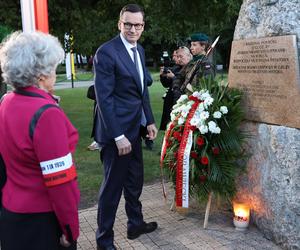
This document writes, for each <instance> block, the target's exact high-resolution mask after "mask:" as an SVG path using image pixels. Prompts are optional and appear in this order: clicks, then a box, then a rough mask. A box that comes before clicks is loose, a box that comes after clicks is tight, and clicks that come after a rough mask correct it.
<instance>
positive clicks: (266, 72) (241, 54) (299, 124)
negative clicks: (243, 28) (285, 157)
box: [228, 35, 300, 128]
mask: <svg viewBox="0 0 300 250" xmlns="http://www.w3.org/2000/svg"><path fill="white" fill-rule="evenodd" d="M228 81H229V86H230V87H236V88H239V89H242V90H243V93H244V95H245V96H244V100H243V105H244V107H245V111H246V118H247V119H248V120H253V121H258V122H264V123H270V124H277V125H284V126H289V127H294V128H300V82H299V65H298V55H297V44H296V36H295V35H289V36H276V37H266V38H258V39H247V40H239V41H233V42H232V48H231V56H230V67H229V75H228Z"/></svg>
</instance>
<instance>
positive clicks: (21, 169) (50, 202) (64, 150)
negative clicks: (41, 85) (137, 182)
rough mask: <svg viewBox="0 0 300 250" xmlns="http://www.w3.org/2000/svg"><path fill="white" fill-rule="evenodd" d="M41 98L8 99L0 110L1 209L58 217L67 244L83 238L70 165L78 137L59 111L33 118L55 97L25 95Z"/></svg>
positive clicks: (37, 91)
mask: <svg viewBox="0 0 300 250" xmlns="http://www.w3.org/2000/svg"><path fill="white" fill-rule="evenodd" d="M23 90H24V91H26V92H30V93H35V95H37V96H35V97H34V96H26V95H21V94H17V93H14V92H12V93H9V94H7V95H6V96H5V97H4V99H3V101H2V102H1V104H0V154H1V155H2V157H3V159H4V162H5V165H6V173H7V182H6V184H5V186H4V187H3V190H2V192H3V197H2V203H3V206H4V207H5V208H6V209H7V210H9V211H11V212H15V213H40V212H51V211H53V212H54V213H55V214H56V217H57V219H58V221H59V223H60V226H61V229H62V231H63V233H64V234H65V235H66V236H67V239H68V240H76V239H77V238H78V236H79V220H78V204H79V196H80V194H79V189H78V184H77V180H76V178H77V175H76V170H75V166H74V162H73V159H72V153H73V152H74V151H75V147H76V144H77V142H78V133H77V130H76V129H75V128H74V126H73V125H72V124H71V122H70V121H69V119H68V118H67V116H66V115H65V114H64V112H63V111H62V110H61V109H60V108H56V107H50V108H48V109H47V110H45V111H44V112H43V113H42V114H41V115H40V117H39V118H38V119H37V122H33V121H32V120H33V116H34V115H35V113H36V112H37V111H38V110H39V109H40V108H41V107H42V106H44V105H46V104H52V105H53V104H54V105H55V104H56V102H55V100H54V99H53V98H52V96H51V95H50V94H48V93H46V92H45V91H43V90H41V89H38V88H36V87H27V88H24V89H23Z"/></svg>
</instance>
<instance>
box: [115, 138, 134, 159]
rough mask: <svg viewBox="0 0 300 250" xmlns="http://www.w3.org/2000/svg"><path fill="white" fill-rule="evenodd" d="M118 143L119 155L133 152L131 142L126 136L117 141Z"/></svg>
mask: <svg viewBox="0 0 300 250" xmlns="http://www.w3.org/2000/svg"><path fill="white" fill-rule="evenodd" d="M116 145H117V148H118V151H119V155H126V154H129V153H130V152H131V143H130V141H128V139H127V138H126V137H125V136H124V137H123V138H122V139H120V140H118V141H116Z"/></svg>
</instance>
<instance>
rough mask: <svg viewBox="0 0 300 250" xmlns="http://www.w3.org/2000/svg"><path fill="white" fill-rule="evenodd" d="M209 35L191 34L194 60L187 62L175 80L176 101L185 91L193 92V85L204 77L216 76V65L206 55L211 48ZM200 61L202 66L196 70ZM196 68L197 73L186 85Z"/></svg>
mask: <svg viewBox="0 0 300 250" xmlns="http://www.w3.org/2000/svg"><path fill="white" fill-rule="evenodd" d="M209 45H210V44H209V37H208V36H207V35H205V34H203V33H195V34H192V35H191V48H190V50H191V53H192V54H193V60H192V61H191V62H190V63H189V64H187V65H186V66H185V67H184V68H182V70H181V71H180V72H179V74H178V75H177V76H176V79H175V80H174V81H173V92H174V103H175V102H176V100H177V99H178V98H179V97H180V96H181V95H182V94H184V93H187V94H188V93H191V92H192V89H191V87H192V86H197V85H198V84H199V81H200V80H201V79H202V78H207V79H208V78H214V77H215V67H214V65H213V64H212V63H211V62H210V61H209V60H208V59H207V58H206V57H205V54H206V51H207V50H208V48H209ZM199 61H200V62H201V63H200V67H198V68H197V69H196V70H195V65H196V64H197V62H199ZM194 70H195V75H194V77H193V78H192V79H190V82H189V84H190V86H184V82H185V81H186V80H187V79H188V78H189V77H190V75H192V73H193V71H194Z"/></svg>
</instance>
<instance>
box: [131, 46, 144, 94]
mask: <svg viewBox="0 0 300 250" xmlns="http://www.w3.org/2000/svg"><path fill="white" fill-rule="evenodd" d="M131 50H132V52H133V60H134V64H135V67H136V70H137V72H138V73H139V78H140V79H141V72H140V68H139V63H138V58H137V50H136V47H132V48H131ZM141 86H142V92H143V91H144V86H143V83H142V82H141Z"/></svg>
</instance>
